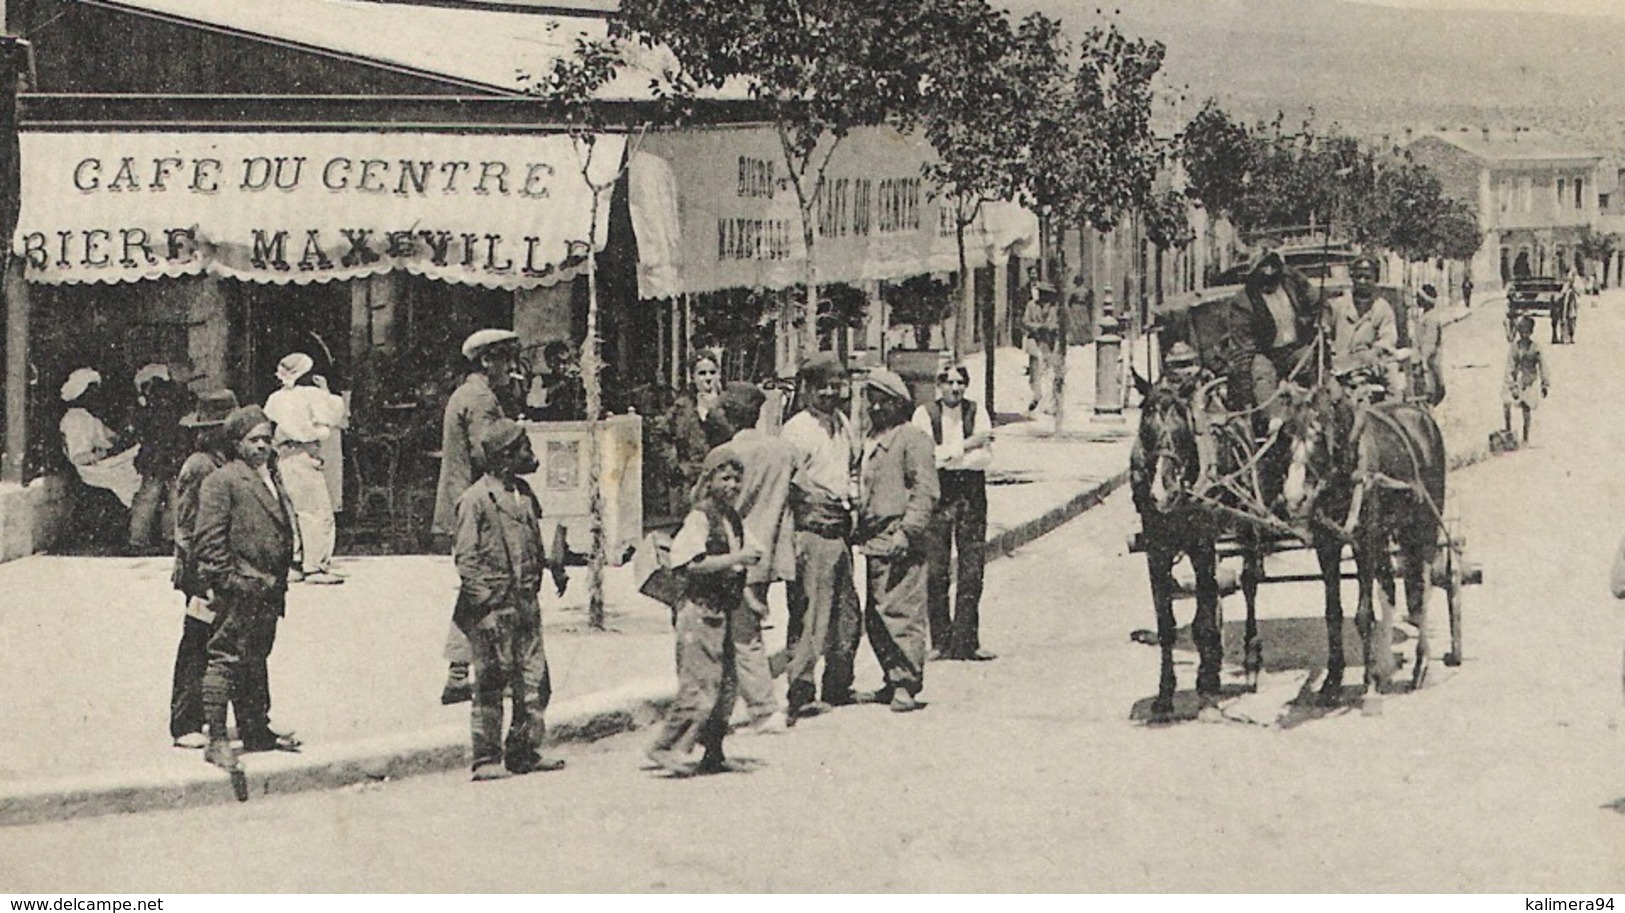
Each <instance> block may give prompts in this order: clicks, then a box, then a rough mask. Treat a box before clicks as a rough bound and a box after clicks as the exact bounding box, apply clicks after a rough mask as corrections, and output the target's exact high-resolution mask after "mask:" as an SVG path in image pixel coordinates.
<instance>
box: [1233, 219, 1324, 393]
mask: <svg viewBox="0 0 1625 913" xmlns="http://www.w3.org/2000/svg"><path fill="white" fill-rule="evenodd" d="M1275 246H1276V245H1275V243H1274V241H1273V240H1271V239H1266V240H1264V241H1262V242H1260V245H1259V247H1260V250H1261V251H1262V253H1261V254H1260V256H1259V258H1258V262H1257V263H1255V264H1254V265H1253V268H1252V271H1251V272H1250V273H1248V274H1247V278H1246V282H1245V287H1244V289H1243V291H1242V295H1243V297H1244V298H1245V299H1246V302H1247V306H1248V308H1249V310H1250V312H1251V314H1252V329H1253V345H1254V347H1255V351H1256V352H1257V353H1258V355H1259V356H1260V357H1258V358H1254V359H1253V364H1252V366H1251V369H1252V380H1253V389H1252V394H1253V396H1252V402H1251V403H1246V404H1245V405H1255V404H1257V403H1262V402H1266V401H1267V400H1269V398H1270V397H1271V396H1273V395H1274V393H1275V388H1276V386H1277V385H1278V384H1279V383H1280V382H1281V381H1283V380H1290V379H1292V372H1293V371H1294V370H1298V371H1313V370H1314V369H1315V366H1314V365H1313V364H1311V363H1310V362H1309V361H1308V358H1307V352H1308V349H1309V346H1310V344H1311V343H1313V342H1314V340H1315V332H1316V329H1317V327H1318V326H1319V324H1320V318H1321V312H1322V311H1323V310H1324V304H1323V301H1322V298H1321V295H1320V293H1319V292H1318V291H1316V290H1315V288H1314V286H1313V285H1312V284H1311V283H1310V282H1309V279H1308V277H1306V276H1304V275H1303V274H1302V273H1300V272H1298V271H1297V270H1295V269H1293V268H1291V267H1290V266H1287V265H1286V261H1285V260H1284V259H1282V257H1281V255H1280V253H1278V252H1277V251H1276V250H1275ZM1300 377H1301V375H1300ZM1234 392H1241V391H1239V390H1238V391H1234ZM1238 405H1241V404H1238Z"/></svg>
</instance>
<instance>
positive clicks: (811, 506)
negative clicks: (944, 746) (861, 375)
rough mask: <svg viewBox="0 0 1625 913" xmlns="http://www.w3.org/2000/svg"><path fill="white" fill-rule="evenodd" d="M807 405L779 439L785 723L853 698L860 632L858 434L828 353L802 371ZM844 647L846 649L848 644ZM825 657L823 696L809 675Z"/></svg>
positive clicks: (839, 367) (840, 370)
mask: <svg viewBox="0 0 1625 913" xmlns="http://www.w3.org/2000/svg"><path fill="white" fill-rule="evenodd" d="M801 380H802V384H803V388H804V389H805V390H806V391H807V394H808V395H807V405H806V408H804V409H803V410H802V411H800V412H798V413H796V414H795V415H793V416H791V418H790V420H789V421H788V422H785V423H784V429H783V430H782V431H780V432H779V437H780V439H781V440H783V441H784V442H785V443H786V444H789V445H790V446H791V447H792V448H793V449H794V450H795V452H796V460H795V468H794V470H793V472H792V474H791V479H790V509H791V512H792V513H793V514H794V516H795V527H796V533H795V540H796V575H795V580H794V582H792V583H791V584H790V587H789V592H788V594H787V595H788V596H789V603H790V620H789V625H788V631H787V632H786V644H785V647H786V650H787V652H788V653H789V654H790V660H789V664H788V666H787V667H786V669H785V675H786V677H787V678H788V679H789V681H790V689H789V696H788V703H789V707H788V713H789V722H790V723H791V724H794V723H795V721H796V720H797V719H798V718H800V717H805V716H813V715H815V714H818V713H823V712H824V711H827V710H828V709H829V708H830V707H831V706H833V705H836V704H846V703H850V702H851V700H852V660H853V656H852V654H853V652H855V650H856V647H857V641H858V639H859V638H860V637H861V627H860V626H861V624H862V617H861V615H860V613H859V608H858V591H857V587H856V585H855V584H854V583H853V579H852V547H851V545H850V544H849V542H848V537H849V536H850V535H851V533H852V508H853V505H854V503H855V501H856V495H857V476H856V467H857V455H858V449H857V437H856V435H855V434H854V433H853V430H852V427H851V423H850V422H849V421H848V420H847V418H846V415H845V414H844V413H842V412H841V407H842V405H844V404H845V395H846V366H845V365H843V364H841V362H840V360H839V359H838V358H836V357H835V356H834V355H831V354H829V353H827V352H821V353H819V354H817V355H814V356H812V357H811V358H809V359H808V360H807V362H806V364H804V365H803V366H802V368H801ZM848 644H850V645H851V646H850V647H848V646H847V645H848ZM820 659H822V660H824V674H823V682H822V689H823V700H818V699H817V693H816V689H815V687H814V681H813V673H814V670H815V669H816V668H817V666H818V661H819V660H820Z"/></svg>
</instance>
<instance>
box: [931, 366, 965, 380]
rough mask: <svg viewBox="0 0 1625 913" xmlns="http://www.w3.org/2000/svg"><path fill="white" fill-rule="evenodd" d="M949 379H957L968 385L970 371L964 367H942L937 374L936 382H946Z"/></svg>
mask: <svg viewBox="0 0 1625 913" xmlns="http://www.w3.org/2000/svg"><path fill="white" fill-rule="evenodd" d="M950 377H958V378H959V379H960V380H961V381H963V382H964V383H967V384H968V383H970V369H969V368H967V367H965V366H964V365H943V366H942V370H941V371H938V372H937V380H938V381H939V382H940V381H946V380H947V379H948V378H950Z"/></svg>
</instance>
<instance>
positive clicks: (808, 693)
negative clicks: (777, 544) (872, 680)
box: [785, 530, 852, 710]
mask: <svg viewBox="0 0 1625 913" xmlns="http://www.w3.org/2000/svg"><path fill="white" fill-rule="evenodd" d="M843 557H844V561H845V577H844V579H845V582H846V585H847V587H848V588H850V587H851V579H852V576H851V566H852V557H851V550H850V549H849V548H848V547H847V544H846V541H845V540H843V539H840V538H826V537H824V536H821V535H819V534H817V533H815V532H811V531H809V530H797V531H796V580H795V585H794V586H792V587H791V588H790V594H789V595H790V616H791V621H790V632H789V639H788V641H787V644H786V645H787V646H788V648H789V652H790V659H789V662H788V664H787V665H786V666H785V677H786V679H787V680H788V681H789V683H790V708H791V709H792V710H794V709H795V708H797V707H799V706H801V705H802V704H806V703H808V702H810V701H812V700H813V698H814V696H815V695H816V693H817V691H816V685H815V681H816V680H815V678H814V675H815V673H816V672H817V668H818V662H819V660H822V659H824V658H825V654H826V652H827V650H828V647H829V640H830V624H831V622H832V616H833V614H834V612H835V608H836V602H837V600H838V598H839V596H838V592H839V590H840V588H841V581H842V579H843V578H842V569H841V565H842V561H843Z"/></svg>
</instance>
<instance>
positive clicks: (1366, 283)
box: [1330, 256, 1409, 397]
mask: <svg viewBox="0 0 1625 913" xmlns="http://www.w3.org/2000/svg"><path fill="white" fill-rule="evenodd" d="M1349 278H1350V279H1352V280H1353V282H1354V288H1353V290H1352V291H1351V292H1350V293H1349V295H1348V296H1346V297H1343V298H1338V299H1336V300H1335V301H1333V303H1332V309H1331V318H1330V321H1331V327H1330V333H1331V350H1332V363H1333V371H1334V373H1351V372H1352V368H1351V370H1350V372H1337V369H1336V365H1337V364H1338V363H1339V362H1340V361H1341V362H1343V363H1345V364H1347V365H1354V364H1356V363H1361V362H1365V361H1369V362H1371V363H1373V364H1374V365H1375V367H1374V368H1367V369H1365V370H1364V371H1363V372H1362V373H1367V374H1369V373H1370V372H1371V370H1376V371H1377V372H1378V373H1380V374H1381V375H1382V379H1383V383H1384V385H1385V386H1386V388H1387V391H1388V392H1389V393H1390V394H1392V395H1394V396H1395V397H1401V396H1403V395H1404V393H1405V376H1404V367H1403V365H1402V361H1403V359H1404V358H1405V357H1406V356H1407V355H1408V354H1409V353H1406V352H1402V351H1401V350H1400V348H1399V321H1398V320H1397V319H1396V318H1395V317H1394V309H1393V307H1392V306H1391V305H1390V304H1389V303H1388V301H1387V300H1386V299H1384V298H1383V297H1381V296H1380V295H1378V294H1377V284H1376V283H1377V261H1376V259H1375V258H1372V257H1368V256H1361V257H1357V258H1355V260H1354V262H1353V263H1350V264H1349Z"/></svg>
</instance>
